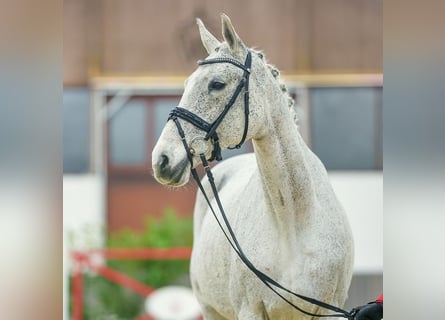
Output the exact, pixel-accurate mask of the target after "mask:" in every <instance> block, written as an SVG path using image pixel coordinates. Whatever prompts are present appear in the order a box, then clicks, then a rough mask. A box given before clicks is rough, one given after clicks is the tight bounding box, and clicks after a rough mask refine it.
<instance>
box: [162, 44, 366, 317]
mask: <svg viewBox="0 0 445 320" xmlns="http://www.w3.org/2000/svg"><path fill="white" fill-rule="evenodd" d="M214 63H230V64H232V65H234V66H236V67H238V68H240V69H242V70H243V71H244V74H243V77H242V79H241V80H240V82H239V84H238V86H237V87H236V89H235V92H234V93H233V95H232V97H231V98H230V100H229V102H228V103H227V104H226V106H225V107H224V110H223V112H221V114H220V115H219V116H218V117H217V118H216V120H215V121H213V122H212V123H208V122H207V121H205V120H204V119H202V118H201V117H200V116H198V115H196V114H194V113H192V112H190V111H188V110H186V109H184V108H181V107H176V108H174V109H173V110H172V111H171V112H170V114H169V117H168V120H173V121H174V123H175V124H176V127H177V129H178V133H179V136H180V137H181V141H182V144H183V145H184V148H185V151H186V153H187V158H188V160H189V162H190V165H191V173H192V176H193V178H194V180H195V181H196V183H197V184H198V187H199V189H200V190H201V192H202V194H203V196H204V198H205V200H206V202H207V204H208V206H209V208H210V210H211V212H212V214H213V216H214V217H215V219H216V222H217V223H218V225H219V227H220V229H221V230H222V232H223V233H224V236H225V237H226V239H227V240H228V242H229V244H230V246H231V247H232V248H233V250H234V251H235V252H236V253H237V255H238V257H239V258H240V259H241V261H242V262H243V263H244V264H245V265H246V267H247V268H249V269H250V270H251V271H252V272H253V273H254V274H255V275H256V276H257V277H258V279H259V280H261V281H262V282H263V283H264V284H265V285H266V286H267V287H268V288H269V289H270V290H272V291H273V292H274V293H275V294H276V295H278V296H279V297H280V298H281V299H283V300H284V301H285V302H287V303H288V304H290V305H291V306H292V307H294V308H295V309H297V310H299V311H300V312H302V313H304V314H306V315H309V316H312V317H318V318H324V317H333V318H334V317H336V318H346V319H349V320H353V319H354V318H355V314H356V313H357V311H358V310H357V309H352V310H351V311H350V312H348V311H346V310H343V309H341V308H338V307H336V306H333V305H330V304H328V303H325V302H323V301H319V300H317V299H314V298H311V297H307V296H304V295H300V294H298V293H295V292H293V291H291V290H290V289H287V288H286V287H284V286H283V285H281V284H280V283H278V282H277V281H275V280H274V279H272V278H271V277H269V276H268V275H267V274H265V273H263V272H262V271H260V270H259V269H257V268H256V267H255V266H254V265H253V263H252V262H251V261H250V260H249V259H248V258H247V256H246V255H245V254H244V251H243V249H242V248H241V246H240V244H239V242H238V239H237V238H236V236H235V233H234V232H233V229H232V227H231V225H230V223H229V221H228V219H227V216H226V214H225V212H224V208H223V206H222V203H221V200H220V198H219V194H218V190H217V189H216V185H215V180H214V178H213V174H212V171H211V170H210V166H209V164H208V162H207V159H206V156H205V154H204V153H201V154H199V157H200V159H201V162H202V164H203V166H204V168H205V171H206V175H207V178H208V180H209V183H210V186H211V189H212V192H213V195H214V199H215V201H216V204H217V206H218V209H219V211H220V213H221V216H222V218H223V222H221V221H220V218H218V216H217V214H216V212H215V210H214V208H213V206H212V204H211V201H210V199H209V197H208V196H207V193H206V192H205V190H204V187H203V186H202V184H201V180H200V179H199V176H198V173H197V172H196V169H195V168H193V156H194V155H195V150H194V149H193V148H192V147H190V144H188V143H187V140H186V138H185V134H184V130H183V129H182V126H181V124H180V122H179V120H178V118H180V119H183V120H185V121H187V122H189V123H191V124H193V125H194V126H195V127H197V128H199V129H201V130H203V131H205V132H206V135H205V137H204V140H205V141H209V140H210V142H211V143H212V145H213V150H212V155H211V157H210V159H209V161H213V160H215V159H216V160H217V161H219V160H221V159H222V157H221V147H220V145H219V138H218V134H217V133H216V129H217V128H218V126H219V125H220V124H221V122H222V120H223V119H224V117H225V116H226V114H227V112H229V110H230V108H231V107H232V106H233V104H234V103H235V101H236V99H237V97H238V96H239V94H240V92H241V90H242V89H243V88H245V90H244V116H245V118H244V132H243V136H242V138H241V140H240V142H239V143H238V144H237V145H236V146H235V147H233V148H229V149H235V148H236V149H239V148H240V147H241V145H242V144H243V143H244V141H245V139H246V135H247V130H248V128H249V76H250V68H251V64H252V55H251V52H250V50H248V51H247V57H246V61H245V62H244V64H242V63H240V62H238V61H236V60H234V59H230V58H215V59H208V60H201V61H198V64H199V65H200V66H201V65H205V64H214ZM192 141H193V139H192ZM223 223H224V225H225V226H226V228H224V227H223ZM226 229H227V231H226ZM279 290H281V292H280V291H279ZM283 293H288V294H290V295H293V296H294V297H297V298H300V299H302V300H304V301H306V302H309V303H311V304H314V305H317V306H319V307H322V308H324V309H327V310H330V311H333V312H336V313H331V314H317V313H312V312H308V311H306V310H304V309H302V308H300V307H299V306H297V305H296V304H295V303H294V302H292V301H291V300H289V299H288V298H286V297H285V296H284V295H283Z"/></svg>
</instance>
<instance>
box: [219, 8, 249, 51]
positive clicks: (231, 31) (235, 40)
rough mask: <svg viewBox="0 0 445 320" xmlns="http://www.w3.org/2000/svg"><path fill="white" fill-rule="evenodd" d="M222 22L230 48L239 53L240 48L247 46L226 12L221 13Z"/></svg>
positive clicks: (223, 31)
mask: <svg viewBox="0 0 445 320" xmlns="http://www.w3.org/2000/svg"><path fill="white" fill-rule="evenodd" d="M221 22H222V34H223V37H224V40H225V41H226V42H227V44H228V45H229V47H230V49H231V50H232V51H233V52H235V53H238V52H239V51H240V50H243V49H245V48H246V46H245V45H244V43H243V41H242V40H241V38H240V37H239V36H238V34H237V33H236V31H235V28H234V27H233V25H232V22H231V21H230V18H229V17H228V16H227V15H226V14H224V13H221Z"/></svg>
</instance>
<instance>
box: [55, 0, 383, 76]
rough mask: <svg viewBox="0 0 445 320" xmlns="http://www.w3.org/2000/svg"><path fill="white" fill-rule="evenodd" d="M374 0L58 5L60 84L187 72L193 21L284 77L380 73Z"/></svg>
mask: <svg viewBox="0 0 445 320" xmlns="http://www.w3.org/2000/svg"><path fill="white" fill-rule="evenodd" d="M382 4H383V1H382V0H354V1H351V0H329V1H325V0H278V1H269V0H245V1H236V0H227V1H203V0H192V1H175V0H165V1H156V0H128V1H121V0H106V1H105V0H65V1H64V18H65V19H64V83H65V84H66V85H82V84H86V83H87V81H88V77H89V75H91V74H95V73H96V74H97V73H106V74H107V73H108V74H109V73H111V74H128V73H133V74H134V73H137V74H147V73H149V74H153V73H155V74H158V73H161V74H187V73H189V72H190V71H191V70H193V69H194V68H195V67H196V64H195V63H196V60H198V59H200V58H203V57H205V55H206V54H205V51H204V50H203V48H202V45H201V43H200V39H199V34H198V30H197V26H196V23H195V18H196V17H200V18H201V19H202V20H203V21H204V23H205V24H206V26H207V27H208V28H209V30H210V31H211V32H213V33H214V34H215V36H217V37H218V38H220V39H221V31H220V30H221V26H220V21H219V14H220V13H221V12H225V13H227V14H228V15H229V16H230V17H231V19H232V22H233V23H234V25H235V28H236V30H237V31H238V33H239V35H240V36H241V38H242V39H243V40H244V41H245V43H246V44H247V45H249V46H251V47H256V48H259V49H262V50H264V52H265V53H266V56H267V57H268V60H269V61H271V62H272V63H274V64H275V65H277V67H279V68H280V69H281V70H284V71H290V72H303V71H310V72H345V71H353V72H367V71H369V70H373V71H381V70H382V48H383V47H382V46H383V45H382V18H383V10H382Z"/></svg>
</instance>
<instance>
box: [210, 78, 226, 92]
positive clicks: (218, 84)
mask: <svg viewBox="0 0 445 320" xmlns="http://www.w3.org/2000/svg"><path fill="white" fill-rule="evenodd" d="M225 86H226V84H225V83H224V82H222V81H218V80H213V81H211V82H210V83H209V90H222V89H224V87H225Z"/></svg>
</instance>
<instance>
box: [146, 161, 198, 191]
mask: <svg viewBox="0 0 445 320" xmlns="http://www.w3.org/2000/svg"><path fill="white" fill-rule="evenodd" d="M189 166H190V164H189V162H188V159H187V158H184V159H182V160H181V161H179V162H178V163H176V164H173V163H172V159H171V157H169V156H168V154H166V153H161V154H160V155H159V156H158V157H156V158H153V164H152V167H153V173H154V177H155V179H156V180H157V181H158V182H159V183H161V184H164V185H169V186H173V187H180V186H182V185H184V184H186V183H187V182H188V180H189V177H190V168H189Z"/></svg>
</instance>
